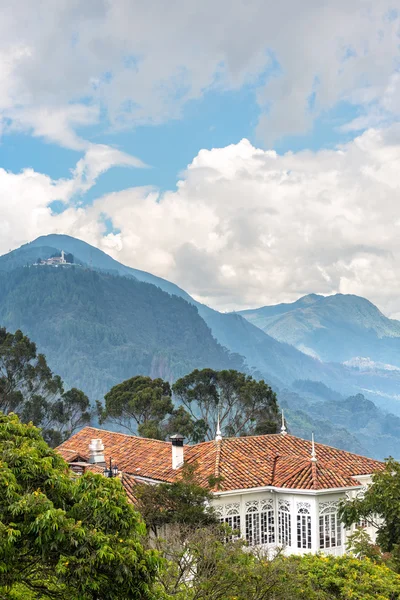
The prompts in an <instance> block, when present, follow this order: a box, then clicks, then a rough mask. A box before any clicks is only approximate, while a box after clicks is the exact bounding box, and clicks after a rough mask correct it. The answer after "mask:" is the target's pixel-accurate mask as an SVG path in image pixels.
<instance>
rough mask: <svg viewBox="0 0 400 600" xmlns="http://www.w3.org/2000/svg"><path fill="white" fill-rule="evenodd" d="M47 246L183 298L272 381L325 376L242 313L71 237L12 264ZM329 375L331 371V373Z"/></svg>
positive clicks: (37, 245)
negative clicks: (196, 296)
mask: <svg viewBox="0 0 400 600" xmlns="http://www.w3.org/2000/svg"><path fill="white" fill-rule="evenodd" d="M45 248H51V253H49V254H48V256H51V255H52V254H54V249H55V248H56V249H57V250H58V251H60V250H65V251H66V252H70V253H72V254H73V255H74V257H75V258H76V260H77V261H78V262H81V263H83V264H86V265H90V267H91V268H93V269H97V270H100V271H106V272H108V273H114V274H119V275H123V276H127V277H133V278H135V279H137V280H138V281H144V282H147V283H152V284H154V285H156V286H157V287H159V288H160V289H162V290H164V291H165V292H168V293H169V294H174V295H176V296H179V297H181V298H184V299H185V300H187V301H188V302H190V303H191V304H193V305H194V306H196V308H197V310H198V312H199V315H200V316H201V317H202V318H203V319H204V321H205V322H206V323H207V325H208V327H209V328H210V329H211V331H212V334H213V336H214V337H215V338H216V339H217V340H218V342H219V343H220V344H221V345H223V346H225V347H226V348H227V349H228V350H229V351H230V352H233V353H238V354H241V355H242V356H244V357H245V360H246V363H247V365H248V367H249V368H250V370H252V371H258V372H259V374H260V375H262V376H263V377H264V378H266V379H268V381H269V382H270V383H272V384H275V385H281V384H282V382H286V383H290V382H291V381H292V380H294V379H299V378H303V379H306V378H310V379H319V378H320V377H321V376H322V375H321V365H320V363H319V362H318V361H315V360H313V359H311V358H310V357H308V356H305V355H304V354H302V353H301V352H298V351H297V350H296V349H295V348H293V347H291V346H290V345H288V344H281V343H279V342H277V341H276V340H275V339H273V338H272V337H271V336H269V335H266V334H264V333H263V332H261V331H260V330H259V328H258V327H255V326H254V325H252V324H251V323H249V322H247V321H246V319H243V318H242V317H240V316H239V315H236V314H222V313H219V312H217V311H215V310H213V309H211V308H209V307H208V306H205V305H204V304H201V303H199V302H196V301H195V300H193V298H191V297H190V296H189V294H187V293H186V292H185V291H184V290H182V289H181V288H179V287H178V286H177V285H175V284H173V283H170V282H169V281H166V280H165V279H162V278H160V277H156V276H154V275H152V274H150V273H146V272H144V271H140V270H139V269H133V268H131V267H127V266H125V265H122V264H120V263H119V262H117V261H116V260H114V259H113V258H111V257H110V256H108V255H107V254H105V253H104V252H102V251H101V250H99V249H98V248H95V247H93V246H91V245H90V244H87V243H86V242H83V241H81V240H77V239H75V238H72V237H70V236H67V235H58V234H51V235H46V236H42V237H39V238H37V239H36V240H34V241H33V242H31V243H29V244H26V245H24V246H22V247H21V248H19V249H17V250H14V251H13V252H12V253H10V254H12V255H14V256H13V264H16V261H17V256H18V255H19V253H20V252H21V251H23V253H22V254H21V263H20V266H23V265H26V264H27V253H28V252H30V253H31V254H30V255H31V257H32V258H36V255H37V254H39V255H40V256H41V258H43V257H45V256H44V252H45ZM10 254H9V255H5V256H3V257H0V271H1V270H2V269H4V266H3V264H4V263H3V259H5V260H6V261H7V262H6V264H8V263H9V262H10V259H9V257H10ZM322 370H323V369H322ZM330 376H331V374H329V377H330ZM334 378H336V376H334ZM337 379H338V381H340V376H337Z"/></svg>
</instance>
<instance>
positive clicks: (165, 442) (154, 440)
mask: <svg viewBox="0 0 400 600" xmlns="http://www.w3.org/2000/svg"><path fill="white" fill-rule="evenodd" d="M89 429H94V430H95V431H102V432H104V433H110V434H111V435H124V436H126V437H128V438H132V439H134V440H143V441H146V442H158V443H159V444H167V445H170V442H167V441H165V440H157V439H155V438H148V437H141V436H140V435H134V434H133V433H124V432H123V431H110V430H109V429H100V427H92V426H91V425H87V426H86V427H82V429H80V430H79V431H77V432H76V433H74V434H73V435H72V436H71V437H70V438H68V440H65V442H63V444H65V443H66V442H69V441H70V440H71V439H72V438H73V437H74V436H76V435H79V434H80V433H81V432H82V431H85V430H89ZM194 445H195V446H197V445H198V444H194ZM60 446H62V444H60ZM60 446H58V447H60ZM185 446H190V444H185ZM190 447H193V446H190Z"/></svg>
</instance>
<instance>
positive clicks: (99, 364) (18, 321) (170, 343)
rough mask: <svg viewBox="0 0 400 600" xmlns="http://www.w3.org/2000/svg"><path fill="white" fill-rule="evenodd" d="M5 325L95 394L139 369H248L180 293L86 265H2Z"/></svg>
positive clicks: (159, 373)
mask: <svg viewBox="0 0 400 600" xmlns="http://www.w3.org/2000/svg"><path fill="white" fill-rule="evenodd" d="M0 325H1V326H5V327H6V328H7V329H8V330H11V331H15V330H16V329H19V328H20V329H22V330H23V332H24V333H26V334H27V335H29V337H30V338H31V339H32V340H34V341H35V342H36V343H37V345H38V348H39V351H40V352H43V353H44V354H45V355H46V356H47V357H48V359H49V364H50V365H51V367H52V369H53V370H54V371H55V372H56V373H58V374H60V375H61V376H62V377H63V379H64V380H65V381H66V383H67V384H68V385H70V386H72V385H73V386H76V387H79V388H81V389H83V390H84V391H85V392H86V393H87V394H88V395H89V397H90V398H91V399H92V400H95V399H96V398H99V399H101V398H102V397H103V396H104V393H105V392H107V391H108V390H109V389H110V387H111V386H113V385H115V384H116V383H119V382H120V381H123V380H124V379H127V378H128V377H131V376H133V375H136V374H139V373H140V374H144V375H150V376H152V377H163V378H165V379H168V380H174V379H176V378H178V377H180V376H182V375H185V374H187V373H189V372H190V371H192V370H193V369H195V368H204V367H213V368H219V369H223V368H228V369H229V368H232V369H239V370H241V369H243V359H242V358H241V357H240V356H238V355H232V354H231V353H229V352H228V351H227V350H226V349H225V348H223V347H222V346H221V345H220V344H219V343H218V342H217V341H216V340H215V338H214V337H213V336H212V334H211V331H210V329H209V328H208V327H207V325H206V323H205V322H204V320H203V319H202V318H201V317H200V316H199V314H198V312H197V310H196V308H195V307H194V306H192V305H191V304H189V303H188V302H186V301H185V300H183V299H182V298H179V297H177V296H172V295H170V294H166V293H165V292H163V291H162V290H160V289H159V288H157V287H155V286H153V285H150V284H147V283H142V282H139V281H137V280H134V279H132V278H126V277H120V276H115V275H110V274H108V273H99V272H95V271H92V270H89V269H84V268H80V267H62V268H54V267H47V266H38V267H29V268H27V267H25V268H21V267H19V268H17V269H14V270H12V271H8V272H6V271H3V272H0Z"/></svg>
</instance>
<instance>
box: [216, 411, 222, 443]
mask: <svg viewBox="0 0 400 600" xmlns="http://www.w3.org/2000/svg"><path fill="white" fill-rule="evenodd" d="M221 440H222V433H221V427H220V424H219V413H218V421H217V432H216V434H215V441H216V442H220V441H221Z"/></svg>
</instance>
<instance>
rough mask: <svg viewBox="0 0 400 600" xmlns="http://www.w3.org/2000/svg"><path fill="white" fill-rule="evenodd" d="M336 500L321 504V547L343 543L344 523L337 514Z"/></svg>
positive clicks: (330, 546)
mask: <svg viewBox="0 0 400 600" xmlns="http://www.w3.org/2000/svg"><path fill="white" fill-rule="evenodd" d="M337 508H338V506H337V503H336V502H322V503H321V504H320V505H319V547H320V548H336V547H337V546H341V545H342V524H341V522H340V520H339V517H338V514H337Z"/></svg>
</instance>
